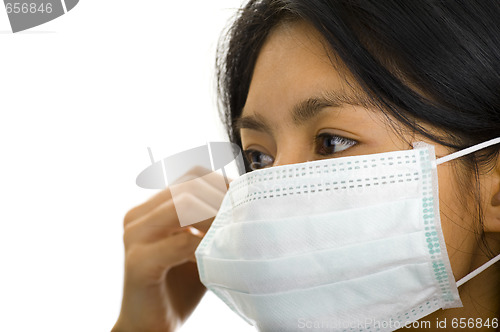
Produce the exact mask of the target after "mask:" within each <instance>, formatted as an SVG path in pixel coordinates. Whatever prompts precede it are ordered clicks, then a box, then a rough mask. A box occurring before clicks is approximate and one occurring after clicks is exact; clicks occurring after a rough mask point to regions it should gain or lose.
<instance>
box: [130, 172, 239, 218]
mask: <svg viewBox="0 0 500 332" xmlns="http://www.w3.org/2000/svg"><path fill="white" fill-rule="evenodd" d="M207 173H208V174H207ZM196 178H203V179H204V181H205V182H206V183H207V184H209V185H211V186H212V187H214V188H215V189H216V190H218V191H221V192H222V193H225V192H226V190H227V189H226V187H225V186H224V187H221V179H222V180H223V177H222V176H221V175H220V174H218V173H216V172H212V171H208V170H207V169H205V168H202V167H194V168H192V169H191V170H189V171H188V172H186V173H185V174H184V175H183V176H181V177H180V178H179V179H177V180H176V181H175V182H174V184H176V183H181V182H185V181H189V180H192V179H196ZM228 181H230V180H228ZM171 198H172V194H171V192H170V189H169V188H166V189H164V190H162V191H160V192H159V193H158V194H156V195H154V196H153V197H151V198H150V199H149V200H147V201H146V202H144V203H143V204H141V205H138V206H136V207H134V208H133V209H131V210H130V211H129V212H127V214H126V215H125V217H124V221H123V224H124V226H126V225H127V224H129V223H131V222H132V221H134V220H136V219H137V218H139V217H141V216H143V215H145V214H146V213H148V212H151V211H152V210H153V209H155V208H156V207H158V206H159V205H160V204H162V203H164V202H165V201H167V200H170V199H171Z"/></svg>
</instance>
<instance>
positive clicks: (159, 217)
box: [123, 200, 181, 248]
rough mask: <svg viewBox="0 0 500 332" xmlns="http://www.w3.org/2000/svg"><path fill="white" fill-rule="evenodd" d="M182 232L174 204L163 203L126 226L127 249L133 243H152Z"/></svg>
mask: <svg viewBox="0 0 500 332" xmlns="http://www.w3.org/2000/svg"><path fill="white" fill-rule="evenodd" d="M179 230H181V226H180V224H179V220H178V218H177V212H176V211H175V206H174V202H173V201H172V200H168V201H166V202H163V203H162V204H161V205H159V206H158V207H156V208H154V209H153V210H152V211H150V212H148V213H146V214H145V215H143V216H141V217H139V218H138V219H136V220H134V221H132V222H129V223H128V224H127V225H125V228H124V232H123V242H124V244H125V248H128V247H129V246H130V245H131V244H133V243H139V242H140V243H146V242H152V241H155V240H157V239H159V238H162V237H166V236H169V235H171V234H173V233H175V232H178V231H179Z"/></svg>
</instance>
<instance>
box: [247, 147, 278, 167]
mask: <svg viewBox="0 0 500 332" xmlns="http://www.w3.org/2000/svg"><path fill="white" fill-rule="evenodd" d="M243 153H244V154H245V158H246V159H247V161H248V163H249V164H250V168H251V169H252V171H255V170H257V169H261V168H265V167H269V166H272V164H273V163H274V158H273V157H271V156H270V155H268V154H265V153H262V152H260V151H257V150H245V151H243Z"/></svg>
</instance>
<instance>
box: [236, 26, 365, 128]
mask: <svg viewBox="0 0 500 332" xmlns="http://www.w3.org/2000/svg"><path fill="white" fill-rule="evenodd" d="M360 90H361V89H359V87H358V86H357V84H356V83H355V80H354V79H353V78H352V75H351V74H350V73H349V71H347V70H345V66H344V65H343V64H342V62H341V61H339V59H337V57H336V56H335V55H334V54H333V53H332V52H330V51H329V50H328V47H327V46H326V42H325V41H324V40H323V38H322V36H321V35H320V34H319V33H318V32H317V31H316V30H315V29H314V28H313V27H312V26H310V25H309V24H307V23H305V22H294V23H283V24H281V25H279V26H277V27H276V28H275V29H274V30H273V31H272V32H271V34H270V35H269V37H268V38H267V40H266V42H265V43H264V45H263V47H262V49H261V52H260V53H259V56H258V58H257V61H256V64H255V68H254V73H253V76H252V81H251V84H250V88H249V93H248V97H247V102H246V104H245V107H244V109H243V116H246V115H250V114H251V115H262V116H265V117H267V118H272V117H275V118H276V119H281V120H282V121H283V120H284V119H285V118H289V115H290V112H291V108H292V106H293V105H295V104H297V103H300V102H301V101H303V100H307V99H309V98H312V97H314V98H318V97H323V96H324V95H325V94H331V93H332V92H335V93H336V94H337V95H342V96H346V97H352V99H355V98H357V99H361V100H363V101H366V100H367V98H366V97H365V96H363V95H364V94H362V93H360V92H359V91H360Z"/></svg>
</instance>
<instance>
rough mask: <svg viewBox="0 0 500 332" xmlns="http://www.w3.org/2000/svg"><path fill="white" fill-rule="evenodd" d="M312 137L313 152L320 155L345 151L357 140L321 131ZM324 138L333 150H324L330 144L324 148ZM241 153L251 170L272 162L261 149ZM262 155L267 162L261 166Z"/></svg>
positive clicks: (269, 164) (271, 158)
mask: <svg viewBox="0 0 500 332" xmlns="http://www.w3.org/2000/svg"><path fill="white" fill-rule="evenodd" d="M313 139H314V143H315V144H314V145H315V151H314V152H315V153H316V154H317V155H320V156H330V155H333V154H335V153H338V152H342V151H345V150H347V149H349V148H351V147H353V146H354V145H356V144H358V142H357V141H355V140H352V139H349V138H346V137H342V136H338V135H334V134H329V133H321V134H319V135H317V136H314V138H313ZM325 139H329V141H330V144H331V143H333V144H331V147H333V151H329V150H326V149H329V148H330V146H327V147H326V148H325V146H323V144H324V143H325V141H324V140H325ZM340 144H343V145H344V147H343V148H341V149H340V150H337V149H336V147H337V146H338V145H340ZM319 146H321V147H320V148H319V149H318V147H319ZM243 154H244V156H245V159H246V160H247V163H248V164H249V165H250V169H251V170H252V171H254V170H257V169H261V168H266V167H269V166H271V165H272V163H273V162H274V158H273V157H271V156H270V155H267V154H265V153H263V152H261V151H258V150H255V149H247V150H244V151H243ZM263 157H267V159H268V161H267V162H268V164H267V165H264V166H263V167H261V166H262V165H261V164H262V159H263ZM259 158H260V160H258V159H259Z"/></svg>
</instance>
